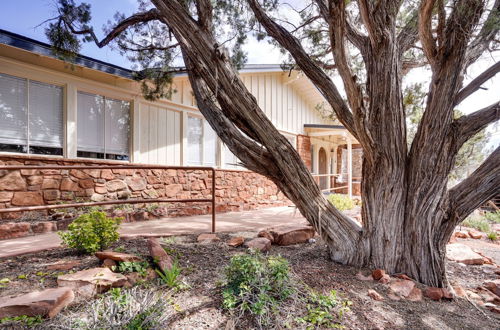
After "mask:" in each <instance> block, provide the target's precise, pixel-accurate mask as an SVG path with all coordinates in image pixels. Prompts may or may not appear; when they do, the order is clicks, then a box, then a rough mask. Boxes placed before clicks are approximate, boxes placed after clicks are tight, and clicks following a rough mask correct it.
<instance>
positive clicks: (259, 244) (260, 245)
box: [245, 237, 271, 252]
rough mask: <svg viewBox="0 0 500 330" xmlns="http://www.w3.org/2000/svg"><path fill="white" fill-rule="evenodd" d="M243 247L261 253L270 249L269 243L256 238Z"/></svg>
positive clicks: (261, 238)
mask: <svg viewBox="0 0 500 330" xmlns="http://www.w3.org/2000/svg"><path fill="white" fill-rule="evenodd" d="M245 246H246V247H247V248H249V249H255V250H259V251H261V252H267V251H269V249H270V248H271V241H270V240H268V239H267V238H265V237H257V238H254V239H252V240H250V241H248V242H246V243H245Z"/></svg>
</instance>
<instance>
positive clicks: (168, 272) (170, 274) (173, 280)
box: [156, 260, 182, 288]
mask: <svg viewBox="0 0 500 330" xmlns="http://www.w3.org/2000/svg"><path fill="white" fill-rule="evenodd" d="M181 270H182V269H181V267H180V266H179V262H178V261H177V260H175V261H174V262H173V263H172V267H171V268H170V269H168V268H166V269H163V272H162V271H160V270H158V269H156V273H158V276H159V277H160V280H161V281H162V282H163V284H165V285H166V286H168V287H169V288H175V287H179V285H180V284H181V282H180V281H179V279H178V278H179V275H180V274H181Z"/></svg>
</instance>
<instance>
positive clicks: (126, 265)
mask: <svg viewBox="0 0 500 330" xmlns="http://www.w3.org/2000/svg"><path fill="white" fill-rule="evenodd" d="M148 268H149V264H148V262H147V261H123V262H120V263H119V264H118V271H119V272H120V273H135V272H137V273H139V275H140V276H142V277H146V276H147V274H148Z"/></svg>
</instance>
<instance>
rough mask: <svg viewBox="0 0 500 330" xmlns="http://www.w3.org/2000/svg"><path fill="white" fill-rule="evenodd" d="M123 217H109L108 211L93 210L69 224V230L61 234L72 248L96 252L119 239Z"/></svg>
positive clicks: (65, 242)
mask: <svg viewBox="0 0 500 330" xmlns="http://www.w3.org/2000/svg"><path fill="white" fill-rule="evenodd" d="M121 220H122V219H121V218H115V219H113V218H108V217H107V216H106V213H104V212H100V211H92V212H90V213H87V214H83V215H81V216H79V217H78V218H76V219H75V221H73V223H71V224H70V225H69V226H68V231H67V232H60V233H59V236H61V239H62V240H63V242H64V244H66V245H67V246H69V247H70V248H75V249H78V250H79V251H82V252H86V253H94V252H96V251H101V250H104V249H105V248H107V247H108V246H109V245H110V244H111V243H113V242H116V241H117V240H118V239H119V237H120V236H119V234H118V227H119V224H120V222H121Z"/></svg>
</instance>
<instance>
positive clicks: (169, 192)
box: [165, 184, 182, 197]
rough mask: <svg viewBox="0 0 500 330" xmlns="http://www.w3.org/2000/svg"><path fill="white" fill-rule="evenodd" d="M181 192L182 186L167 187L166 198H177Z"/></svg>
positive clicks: (171, 185)
mask: <svg viewBox="0 0 500 330" xmlns="http://www.w3.org/2000/svg"><path fill="white" fill-rule="evenodd" d="M181 191H182V185H181V184H169V185H168V186H165V196H167V197H175V196H176V195H177V194H178V193H179V192H181Z"/></svg>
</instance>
